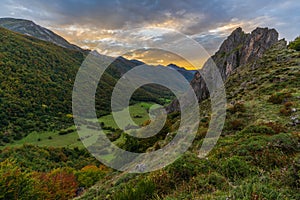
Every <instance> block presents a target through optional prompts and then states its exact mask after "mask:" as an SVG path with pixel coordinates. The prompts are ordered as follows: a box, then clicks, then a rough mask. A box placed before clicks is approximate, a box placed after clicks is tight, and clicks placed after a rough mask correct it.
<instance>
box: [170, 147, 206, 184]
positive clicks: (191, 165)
mask: <svg viewBox="0 0 300 200" xmlns="http://www.w3.org/2000/svg"><path fill="white" fill-rule="evenodd" d="M200 161H201V160H200V159H199V158H198V157H197V156H196V155H195V154H192V153H185V154H184V155H183V156H181V157H180V158H178V159H177V160H176V161H175V162H174V163H172V164H171V165H169V166H168V167H167V169H166V170H167V172H168V173H169V174H170V175H171V176H172V177H173V179H174V180H175V181H188V180H190V178H191V177H193V176H195V175H197V174H198V172H199V171H200V167H201V165H200Z"/></svg>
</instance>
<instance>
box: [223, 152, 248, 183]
mask: <svg viewBox="0 0 300 200" xmlns="http://www.w3.org/2000/svg"><path fill="white" fill-rule="evenodd" d="M221 172H222V174H223V175H224V176H225V177H227V178H229V179H231V180H238V179H240V178H245V177H247V176H249V175H250V173H251V169H250V166H249V164H248V163H247V162H245V161H244V160H242V159H241V158H240V157H238V156H233V157H231V158H228V159H227V160H225V161H224V162H222V163H221Z"/></svg>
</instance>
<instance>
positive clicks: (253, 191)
mask: <svg viewBox="0 0 300 200" xmlns="http://www.w3.org/2000/svg"><path fill="white" fill-rule="evenodd" d="M256 179H258V178H256ZM266 182H267V181H266ZM230 194H231V197H232V198H230V199H245V200H246V199H253V200H256V199H257V200H258V199H277V200H280V199H289V198H288V197H287V196H285V195H284V194H282V192H281V191H278V189H277V188H273V187H272V186H271V185H270V183H268V182H267V183H263V182H262V181H261V180H255V179H253V180H252V181H250V182H244V183H243V184H242V185H240V186H238V187H236V188H235V189H234V190H233V191H230Z"/></svg>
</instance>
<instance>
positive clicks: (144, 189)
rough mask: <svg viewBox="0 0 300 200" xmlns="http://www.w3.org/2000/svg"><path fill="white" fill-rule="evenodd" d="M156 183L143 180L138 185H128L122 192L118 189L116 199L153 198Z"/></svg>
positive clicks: (140, 199)
mask: <svg viewBox="0 0 300 200" xmlns="http://www.w3.org/2000/svg"><path fill="white" fill-rule="evenodd" d="M154 194H155V184H154V183H153V182H152V181H150V180H141V181H140V182H138V183H137V184H136V185H128V186H126V187H125V188H124V190H123V191H122V192H119V191H116V193H115V194H114V196H113V199H114V200H129V199H133V200H145V199H151V198H153V196H154Z"/></svg>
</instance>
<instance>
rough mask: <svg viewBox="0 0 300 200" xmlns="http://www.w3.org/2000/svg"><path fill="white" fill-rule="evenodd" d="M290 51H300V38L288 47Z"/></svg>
mask: <svg viewBox="0 0 300 200" xmlns="http://www.w3.org/2000/svg"><path fill="white" fill-rule="evenodd" d="M288 47H289V48H290V49H294V50H296V51H300V37H297V38H296V39H295V40H294V41H292V42H290V44H289V45H288Z"/></svg>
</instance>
